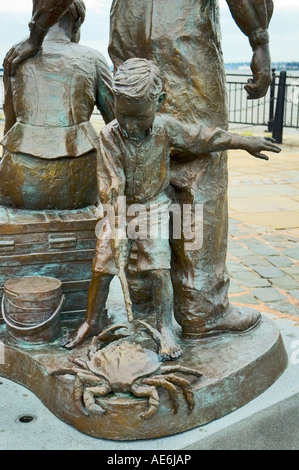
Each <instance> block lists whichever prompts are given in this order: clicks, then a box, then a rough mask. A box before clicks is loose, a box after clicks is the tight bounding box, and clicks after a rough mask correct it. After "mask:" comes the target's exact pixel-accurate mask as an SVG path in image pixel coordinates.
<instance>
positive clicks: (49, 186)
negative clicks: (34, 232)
mask: <svg viewBox="0 0 299 470" xmlns="http://www.w3.org/2000/svg"><path fill="white" fill-rule="evenodd" d="M84 19H85V5H84V3H83V1H82V0H75V1H74V3H73V4H72V6H71V7H70V8H69V9H68V11H67V12H66V13H65V15H64V16H63V17H62V18H61V19H60V21H59V22H58V23H57V24H56V25H54V26H53V27H52V28H51V29H50V30H49V32H48V34H47V36H46V38H45V41H44V44H43V47H42V49H41V51H40V52H39V54H38V55H36V56H35V57H32V58H30V59H29V60H27V61H26V62H24V63H23V64H22V65H21V66H20V67H19V68H18V70H17V73H16V75H15V76H14V77H9V76H8V75H5V77H4V82H5V103H4V112H5V135H4V139H3V140H2V142H1V144H2V146H3V158H2V160H1V162H0V204H1V205H4V206H6V207H15V208H20V209H32V210H45V209H78V208H80V207H86V206H88V205H90V204H94V203H95V202H96V200H97V179H96V156H97V147H98V136H97V133H96V131H95V130H94V128H93V126H92V124H91V123H90V117H91V114H92V112H93V110H94V106H95V105H96V106H97V108H98V109H99V110H100V112H101V114H102V116H103V118H104V121H105V123H106V124H107V123H109V122H110V121H111V120H112V119H113V118H114V111H113V94H112V89H111V82H112V77H111V71H110V69H109V67H108V64H107V62H106V61H105V59H104V57H103V56H102V55H101V54H99V53H98V52H97V51H95V50H93V49H89V48H87V47H84V46H81V45H79V44H78V42H79V39H80V26H81V24H82V23H83V21H84Z"/></svg>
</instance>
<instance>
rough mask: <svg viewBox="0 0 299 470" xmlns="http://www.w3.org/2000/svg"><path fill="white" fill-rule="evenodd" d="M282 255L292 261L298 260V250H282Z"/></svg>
mask: <svg viewBox="0 0 299 470" xmlns="http://www.w3.org/2000/svg"><path fill="white" fill-rule="evenodd" d="M283 254H284V255H286V256H289V257H290V258H292V259H296V260H299V248H291V249H288V250H283Z"/></svg>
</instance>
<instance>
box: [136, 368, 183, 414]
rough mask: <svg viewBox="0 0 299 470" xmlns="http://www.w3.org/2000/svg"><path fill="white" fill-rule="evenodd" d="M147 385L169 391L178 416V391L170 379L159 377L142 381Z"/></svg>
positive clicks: (173, 407)
mask: <svg viewBox="0 0 299 470" xmlns="http://www.w3.org/2000/svg"><path fill="white" fill-rule="evenodd" d="M142 382H143V383H145V384H146V385H151V386H154V387H163V388H165V390H167V392H168V395H169V398H170V401H171V403H172V409H173V413H174V414H175V415H176V414H177V412H178V409H179V402H178V391H177V388H176V387H175V385H173V384H172V383H171V382H169V381H168V377H163V376H162V375H158V376H156V377H152V378H151V377H149V378H148V379H144V380H143V381H142Z"/></svg>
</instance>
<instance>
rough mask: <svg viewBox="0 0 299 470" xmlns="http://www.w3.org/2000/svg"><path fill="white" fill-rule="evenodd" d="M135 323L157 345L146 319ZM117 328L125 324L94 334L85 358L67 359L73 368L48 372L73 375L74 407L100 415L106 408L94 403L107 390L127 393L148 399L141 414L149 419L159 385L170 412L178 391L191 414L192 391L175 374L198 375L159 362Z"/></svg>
mask: <svg viewBox="0 0 299 470" xmlns="http://www.w3.org/2000/svg"><path fill="white" fill-rule="evenodd" d="M139 323H140V324H142V325H143V326H144V327H145V328H146V330H147V331H148V332H149V333H150V335H151V336H152V338H153V339H154V341H155V342H156V344H157V345H158V346H160V343H161V341H162V338H161V335H160V333H159V332H158V331H157V330H155V329H154V328H152V327H151V326H150V325H148V324H147V323H146V322H143V321H139ZM121 328H127V327H126V326H124V325H116V326H113V327H111V328H109V329H108V330H106V331H104V332H102V333H101V334H100V335H99V336H97V337H94V338H93V340H92V342H91V344H90V346H89V350H88V359H87V360H83V359H82V358H81V357H75V358H72V359H71V358H69V360H70V361H71V362H73V364H74V365H75V366H77V367H71V368H65V369H59V370H57V371H54V372H53V373H52V375H55V376H59V375H66V374H71V375H75V381H74V389H73V393H74V400H75V403H76V406H77V407H78V408H79V409H80V410H81V411H82V412H83V413H84V414H85V415H87V416H89V415H90V414H91V413H93V414H97V415H103V414H104V413H106V410H105V409H104V408H102V406H101V405H100V404H99V403H98V402H97V398H100V397H106V396H107V395H109V394H111V393H131V394H132V395H134V396H136V397H139V398H141V397H142V398H148V407H147V409H146V411H144V412H143V413H142V415H141V417H142V418H144V419H149V418H151V417H152V416H153V415H154V414H155V412H156V411H157V409H158V407H159V394H158V390H157V388H158V387H162V388H164V389H165V390H166V391H167V392H168V395H169V398H170V401H171V404H172V411H173V413H174V414H176V413H177V412H178V407H179V401H178V392H179V391H181V392H182V393H183V396H184V397H185V400H186V402H187V405H188V409H189V413H191V412H192V411H193V408H194V393H193V390H192V387H191V384H190V381H189V380H187V379H186V378H182V377H180V376H178V375H176V374H177V373H181V374H183V375H189V376H190V375H193V376H195V377H201V376H202V374H201V373H199V372H198V371H196V370H194V369H190V368H188V367H183V366H180V365H168V366H166V365H163V364H162V363H161V361H160V359H159V356H158V354H156V353H155V352H154V351H152V350H150V349H147V348H144V347H143V346H141V345H140V344H137V343H132V342H129V341H127V340H125V339H124V338H125V337H126V336H127V335H124V334H121V333H118V334H115V332H116V331H117V330H119V329H121ZM103 343H104V344H103ZM105 343H106V344H105ZM107 343H108V344H107Z"/></svg>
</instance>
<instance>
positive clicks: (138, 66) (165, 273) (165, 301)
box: [66, 58, 280, 360]
mask: <svg viewBox="0 0 299 470" xmlns="http://www.w3.org/2000/svg"><path fill="white" fill-rule="evenodd" d="M113 91H114V94H115V113H116V119H115V120H114V121H112V122H111V123H110V124H109V125H108V126H106V127H105V129H104V130H103V131H101V133H100V138H99V142H100V144H99V158H98V181H99V193H100V200H101V202H102V203H103V204H105V205H106V206H107V205H109V207H111V208H114V212H115V214H116V216H117V215H118V214H119V212H120V210H119V204H120V203H119V201H120V198H124V199H125V201H126V206H127V212H129V211H130V208H132V209H133V210H135V212H136V211H137V212H138V211H139V212H140V210H141V208H143V209H144V210H145V212H146V213H147V212H149V213H150V214H149V215H150V219H151V225H153V223H155V222H154V217H153V213H152V211H153V208H155V210H156V211H157V210H158V211H159V210H160V209H161V210H162V209H163V211H162V214H161V216H162V217H161V219H160V218H159V217H158V218H157V219H156V224H157V225H158V229H159V230H158V237H157V238H154V237H153V236H152V232H151V230H147V229H145V230H140V225H143V224H142V222H139V231H138V235H137V237H135V234H131V235H130V233H129V232H130V230H129V229H130V226H131V225H132V224H133V222H134V218H133V221H131V222H130V223H129V224H128V227H126V224H125V226H124V227H123V230H124V232H125V234H126V239H124V240H119V239H118V236H117V233H114V234H113V231H112V225H111V222H112V223H113V221H109V220H108V221H107V222H106V223H105V224H103V229H102V231H101V232H100V234H99V240H98V243H97V247H96V256H95V260H94V264H93V268H92V271H93V276H92V281H91V286H90V290H89V296H88V304H87V313H86V320H85V322H84V323H83V324H82V325H81V327H80V328H79V330H78V331H77V333H76V335H75V337H74V338H73V339H72V340H70V341H69V342H68V343H67V344H66V346H67V347H69V348H71V347H74V346H77V345H78V344H79V343H80V342H82V340H84V339H86V338H87V337H88V336H91V335H93V334H95V333H98V329H99V325H100V316H101V314H102V311H103V309H104V308H105V305H106V301H107V298H108V293H109V285H110V282H111V280H112V279H113V277H114V275H117V274H118V271H117V269H116V267H118V266H119V265H123V266H124V267H125V266H127V265H128V262H129V257H130V253H131V246H132V244H133V242H134V243H135V244H136V245H137V270H138V271H139V272H141V273H143V272H148V273H149V281H150V283H151V285H152V292H153V298H154V310H155V311H156V314H157V329H158V331H159V332H160V333H161V335H162V337H163V340H164V342H163V347H162V352H161V355H162V357H163V358H164V360H168V359H176V358H177V357H179V356H180V355H181V349H180V348H179V347H178V345H177V344H176V342H175V341H174V338H173V335H172V326H171V323H172V313H173V289H172V282H171V275H170V272H171V264H170V258H171V256H170V254H171V253H170V246H169V214H168V212H167V210H168V208H169V207H170V204H171V201H170V198H169V196H168V194H169V184H170V178H171V176H170V149H171V148H174V149H180V150H185V151H186V152H189V153H190V154H192V155H193V158H194V157H196V156H197V155H200V158H201V159H203V158H206V159H208V160H209V159H210V158H211V152H213V151H221V150H225V149H229V148H242V149H245V150H247V151H248V152H249V153H250V154H252V155H253V156H254V157H256V158H262V159H267V158H268V157H267V156H266V155H263V154H262V153H261V152H262V151H263V150H268V151H271V152H280V149H279V148H278V147H277V146H276V145H275V144H274V143H273V141H272V139H268V138H266V139H262V138H253V137H244V136H240V135H238V134H231V133H228V132H226V131H224V130H222V129H220V128H208V127H207V126H205V125H204V124H198V125H194V124H193V125H191V124H189V125H188V124H186V123H184V124H183V123H181V122H180V121H178V120H177V119H174V118H172V117H170V116H169V115H163V114H159V113H158V111H159V110H160V108H161V105H162V103H163V101H164V99H165V93H164V92H163V86H162V79H161V76H160V72H159V69H158V67H157V66H156V65H155V64H154V63H153V62H151V61H148V60H146V59H137V58H136V59H129V60H127V61H126V62H125V63H124V64H123V65H121V66H120V67H119V69H118V71H117V73H116V74H115V77H114V80H113ZM204 156H205V157H204ZM136 204H137V206H136ZM134 205H135V209H134ZM146 218H147V216H146ZM145 222H146V221H145ZM136 223H137V222H136ZM107 225H108V227H107ZM163 226H166V232H167V235H166V237H165V238H163V234H165V227H164V230H163ZM118 228H120V227H118ZM151 228H152V227H151ZM127 229H128V230H127ZM159 232H160V235H159ZM183 235H184V230H182V231H181V234H180V236H181V237H182V238H183ZM133 236H134V238H132V237H133ZM185 239H186V237H185ZM122 260H123V262H122ZM174 270H175V268H172V271H174ZM246 313H247V312H246ZM235 318H236V317H235ZM238 321H239V323H238V327H239V329H240V330H241V329H248V328H250V327H251V328H252V327H254V326H255V325H256V324H257V322H258V321H259V314H258V313H257V312H256V311H254V310H253V311H252V312H251V313H247V315H245V320H244V319H238ZM246 322H247V323H246ZM218 326H219V325H218ZM235 328H236V326H235ZM219 329H220V326H219ZM223 329H224V328H223ZM228 329H229V328H228V327H227V324H226V330H228Z"/></svg>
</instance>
